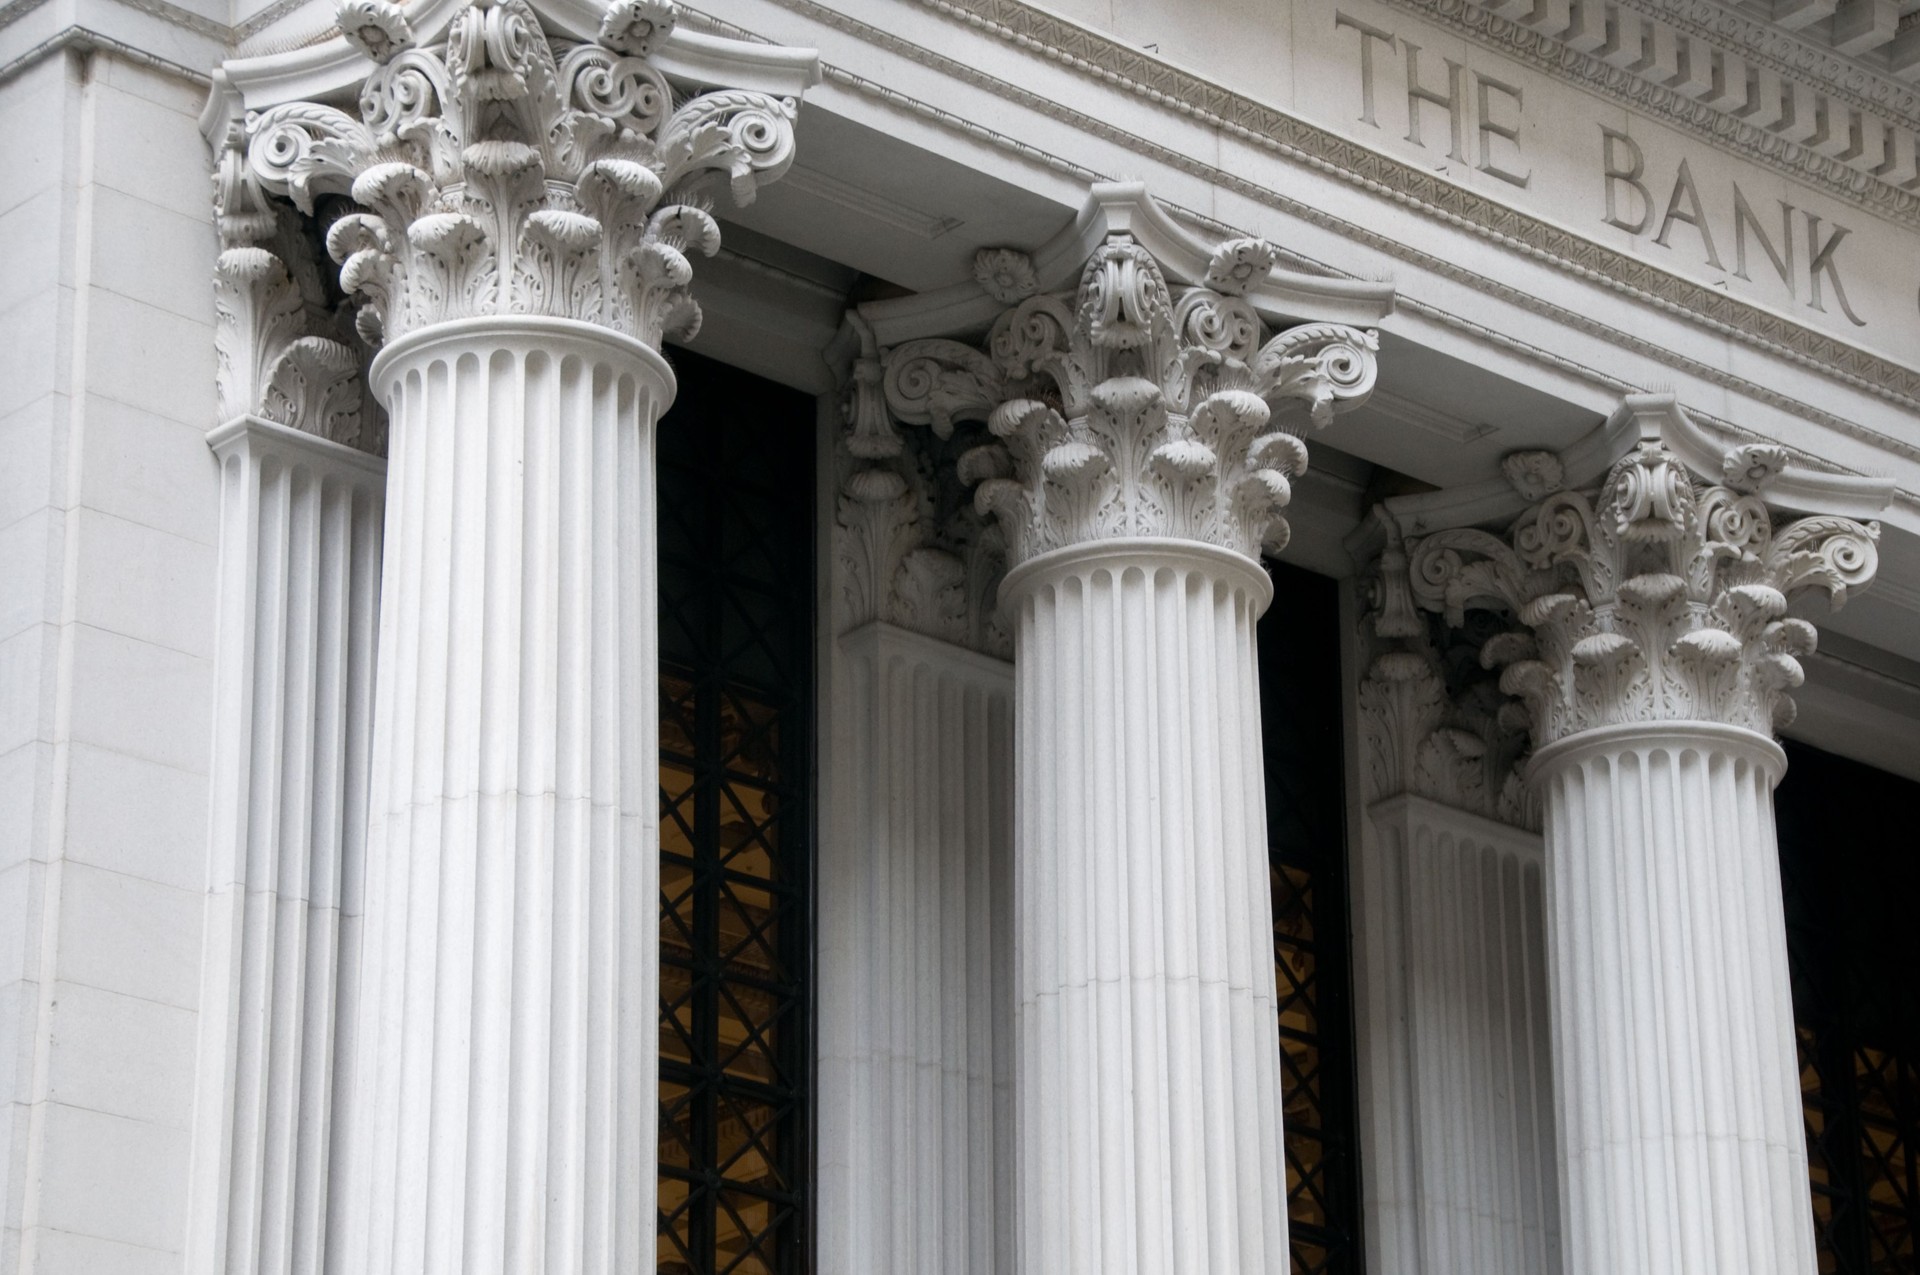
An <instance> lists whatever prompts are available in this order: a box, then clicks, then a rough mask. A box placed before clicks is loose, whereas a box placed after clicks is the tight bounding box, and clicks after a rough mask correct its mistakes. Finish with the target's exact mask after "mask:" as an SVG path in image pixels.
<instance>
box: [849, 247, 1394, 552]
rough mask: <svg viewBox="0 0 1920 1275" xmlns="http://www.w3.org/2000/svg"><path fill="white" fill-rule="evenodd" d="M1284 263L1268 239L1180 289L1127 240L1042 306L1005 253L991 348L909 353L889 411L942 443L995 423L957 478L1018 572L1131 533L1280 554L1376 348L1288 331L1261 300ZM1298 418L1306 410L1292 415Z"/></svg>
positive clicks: (1028, 278) (890, 379)
mask: <svg viewBox="0 0 1920 1275" xmlns="http://www.w3.org/2000/svg"><path fill="white" fill-rule="evenodd" d="M1273 261H1274V250H1273V248H1272V247H1271V246H1270V245H1268V244H1266V243H1264V242H1262V241H1260V240H1255V239H1242V240H1233V241H1229V242H1227V243H1225V244H1222V245H1220V246H1219V247H1218V248H1217V249H1215V250H1214V251H1213V253H1212V256H1211V258H1210V259H1209V260H1207V262H1206V264H1205V268H1204V270H1198V269H1196V270H1194V271H1193V272H1192V275H1191V277H1193V279H1194V282H1192V283H1191V284H1190V285H1188V286H1185V287H1179V288H1176V287H1173V286H1170V285H1169V283H1168V278H1167V273H1166V271H1165V270H1163V268H1162V264H1161V263H1160V262H1159V261H1158V260H1156V259H1155V256H1154V254H1153V253H1151V252H1149V251H1148V250H1147V248H1146V247H1145V246H1143V245H1142V243H1140V242H1139V241H1138V240H1137V239H1136V238H1135V236H1134V235H1133V234H1132V233H1131V232H1130V231H1128V230H1124V229H1115V230H1110V231H1109V232H1108V233H1107V235H1106V237H1105V238H1104V240H1103V241H1101V242H1099V243H1098V245H1097V246H1096V247H1095V248H1094V250H1093V252H1092V255H1091V257H1090V258H1089V259H1088V260H1087V261H1086V264H1085V268H1084V269H1083V270H1082V271H1081V273H1080V276H1079V281H1078V285H1077V287H1075V288H1074V289H1072V290H1071V291H1057V292H1039V291H1036V285H1035V283H1034V280H1035V271H1034V270H1033V268H1032V267H1031V265H1030V263H1027V262H1025V261H1024V260H1021V259H1019V254H1012V253H1008V252H1007V251H1005V250H999V251H997V252H995V253H993V254H991V259H983V261H982V263H981V270H980V274H981V278H982V286H983V287H985V288H986V289H987V291H988V294H989V295H991V296H993V297H994V298H995V299H996V300H1002V301H1009V300H1011V301H1014V302H1015V303H1014V304H1012V305H1010V306H1009V307H1008V308H1006V309H1005V310H1003V311H1002V312H1001V313H1000V314H999V316H998V318H997V319H995V320H994V321H993V323H992V327H991V329H990V331H989V333H988V337H987V341H986V344H985V347H984V348H978V347H975V346H973V345H970V344H966V343H963V342H959V341H953V340H946V339H921V340H912V341H907V342H904V343H903V344H901V345H899V346H897V347H896V348H894V349H893V350H892V351H891V352H889V353H888V354H887V355H886V357H885V359H884V362H883V368H882V385H883V388H884V394H885V402H886V405H887V408H888V410H889V411H890V412H891V414H892V415H893V416H894V417H897V418H898V419H900V420H903V421H906V422H909V423H915V424H924V425H930V426H932V428H933V430H934V431H935V433H936V434H937V435H939V436H940V437H942V438H944V437H946V436H948V435H949V434H950V433H951V431H952V430H953V427H954V424H955V422H956V421H960V420H981V421H984V422H985V423H986V426H987V429H988V431H989V433H990V434H991V438H990V439H989V440H987V441H985V442H983V443H981V444H980V445H979V446H977V447H974V448H972V449H971V450H969V451H967V452H966V453H965V454H964V455H962V456H961V457H960V460H959V466H960V474H961V477H962V478H963V479H965V480H966V481H968V482H971V483H976V484H977V485H978V486H977V491H976V496H975V501H976V505H977V507H978V508H979V510H980V511H981V512H982V513H991V514H992V515H993V516H994V517H995V518H997V520H998V521H999V524H1000V526H1001V528H1002V530H1003V532H1004V534H1005V539H1006V543H1007V549H1008V557H1009V559H1010V560H1011V562H1012V564H1014V565H1018V564H1019V563H1021V562H1024V561H1026V560H1027V559H1029V558H1032V557H1034V556H1036V555H1038V554H1041V553H1045V552H1047V551H1049V550H1052V549H1058V548H1063V547H1065V546H1068V545H1076V544H1083V543H1086V542H1089V541H1096V540H1104V539H1113V538H1119V537H1134V536H1148V537H1164V538H1168V539H1185V540H1196V541H1203V542H1206V543H1208V544H1213V545H1217V546H1220V547H1222V548H1227V549H1232V550H1235V551H1237V552H1239V553H1242V554H1245V555H1247V556H1249V557H1257V556H1258V555H1259V553H1260V551H1261V550H1262V548H1265V549H1266V550H1268V551H1269V552H1277V551H1278V550H1279V549H1280V548H1281V547H1282V546H1284V545H1285V543H1286V540H1287V535H1288V529H1287V523H1286V519H1285V518H1284V516H1283V515H1282V511H1283V510H1284V509H1285V508H1286V506H1287V503H1288V501H1289V500H1290V498H1291V495H1292V487H1291V482H1292V480H1293V479H1294V478H1297V477H1298V476H1299V475H1300V474H1302V473H1304V472H1305V470H1306V467H1307V448H1306V443H1305V441H1304V440H1303V437H1302V435H1303V434H1304V433H1306V432H1309V431H1311V430H1312V429H1315V428H1318V427H1320V426H1323V425H1325V424H1326V423H1327V422H1328V421H1330V420H1331V419H1332V418H1333V415H1334V413H1336V412H1338V411H1342V410H1344V409H1346V408H1350V407H1354V406H1357V405H1359V404H1360V403H1362V402H1364V401H1365V400H1366V398H1367V396H1368V394H1370V393H1371V392H1372V389H1373V383H1374V373H1375V360H1374V355H1375V352H1376V350H1377V349H1378V348H1379V341H1378V338H1377V337H1376V336H1375V335H1374V333H1372V332H1371V331H1364V330H1361V329H1359V328H1354V327H1349V326H1346V325H1344V324H1337V323H1308V324H1305V325H1301V326H1297V327H1292V328H1288V329H1286V330H1284V331H1280V332H1279V333H1278V334H1275V333H1273V332H1272V331H1271V330H1270V329H1269V327H1268V325H1267V321H1266V319H1265V318H1263V316H1262V314H1261V312H1260V311H1259V310H1258V309H1256V307H1255V306H1254V304H1253V303H1252V302H1251V301H1250V300H1249V297H1248V294H1249V293H1250V292H1251V291H1252V290H1253V289H1255V288H1257V287H1259V286H1260V285H1262V284H1264V283H1265V282H1266V281H1267V280H1268V277H1269V274H1270V272H1271V270H1272V266H1273ZM1023 294H1025V295H1023ZM1283 405H1295V406H1298V407H1300V408H1301V409H1302V410H1301V411H1299V412H1298V413H1297V418H1296V419H1294V420H1291V421H1287V420H1282V419H1281V418H1280V417H1279V415H1278V409H1280V408H1281V407H1282V406H1283Z"/></svg>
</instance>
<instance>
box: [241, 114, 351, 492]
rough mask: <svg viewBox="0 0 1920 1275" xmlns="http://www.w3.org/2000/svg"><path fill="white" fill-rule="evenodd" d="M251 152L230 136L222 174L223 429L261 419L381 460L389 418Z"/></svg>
mask: <svg viewBox="0 0 1920 1275" xmlns="http://www.w3.org/2000/svg"><path fill="white" fill-rule="evenodd" d="M244 147H245V142H244V136H243V135H242V133H241V130H239V129H237V128H236V129H233V130H230V132H229V134H228V137H227V139H226V144H225V145H224V146H223V147H222V149H221V152H220V155H219V157H218V163H217V166H216V169H215V173H214V210H215V214H216V220H217V223H218V226H219V231H220V255H219V257H218V258H217V259H216V260H215V262H214V268H213V282H214V316H215V323H214V349H215V351H216V353H217V354H218V357H219V366H218V373H217V378H216V379H217V386H218V392H219V403H220V420H221V422H222V423H225V422H228V421H232V420H235V419H237V418H239V417H242V416H257V417H261V418H264V419H266V420H270V421H275V422H277V423H279V424H282V425H289V426H292V427H293V428H295V429H299V430H303V431H305V432H306V433H309V434H315V435H318V436H319V437H321V438H325V439H328V440H330V441H332V442H336V443H345V444H347V445H348V446H351V447H358V448H360V449H361V450H363V451H367V452H372V453H375V454H379V453H381V452H382V451H384V450H385V443H386V439H385V433H386V430H385V418H384V414H383V413H382V412H381V411H380V409H379V407H378V406H377V405H376V404H375V403H374V402H373V401H372V400H371V399H370V398H369V396H368V394H367V390H366V382H365V379H364V377H362V375H361V371H362V355H361V352H360V350H358V349H356V348H355V346H354V345H353V344H350V343H349V342H350V341H351V338H352V332H351V328H352V325H351V322H350V321H349V320H348V318H347V316H346V315H345V314H344V313H342V311H341V310H340V309H338V308H337V307H335V306H334V305H332V304H330V301H329V298H328V294H327V289H326V286H325V283H324V281H323V280H322V278H321V276H320V270H319V266H318V263H317V262H316V261H315V260H314V253H313V250H312V249H311V247H309V245H308V242H307V237H306V233H305V231H306V228H305V226H304V224H303V221H302V219H301V217H300V216H299V214H298V213H297V212H295V210H294V209H292V208H291V207H288V206H287V205H286V204H284V203H283V202H281V201H278V200H273V199H269V198H267V196H266V194H265V192H264V191H262V190H261V189H260V186H259V184H258V183H257V182H255V181H253V180H252V179H251V177H250V175H249V173H248V170H247V162H246V153H245V148H244Z"/></svg>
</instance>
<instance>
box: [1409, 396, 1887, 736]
mask: <svg viewBox="0 0 1920 1275" xmlns="http://www.w3.org/2000/svg"><path fill="white" fill-rule="evenodd" d="M1676 411H1677V409H1676V408H1675V406H1674V405H1673V403H1672V402H1671V400H1670V399H1669V398H1663V397H1655V396H1645V397H1644V398H1638V399H1630V400H1629V401H1628V403H1627V404H1626V405H1625V406H1624V408H1623V410H1622V412H1620V413H1616V417H1615V420H1614V421H1613V422H1610V424H1611V425H1614V426H1616V427H1621V426H1623V427H1625V428H1627V429H1632V430H1634V431H1635V432H1636V433H1637V438H1636V439H1635V440H1634V442H1633V445H1632V449H1631V450H1630V451H1629V452H1628V453H1627V454H1626V455H1625V456H1624V457H1622V458H1620V459H1619V460H1618V461H1616V462H1615V463H1613V464H1612V465H1611V466H1610V467H1609V468H1608V469H1607V471H1606V473H1605V476H1604V477H1603V478H1602V479H1601V480H1600V481H1599V482H1598V484H1597V486H1595V487H1583V488H1579V489H1573V490H1556V491H1554V492H1552V493H1551V494H1549V495H1547V496H1545V498H1544V499H1541V500H1538V501H1537V502H1535V503H1533V504H1531V505H1530V506H1529V507H1528V508H1527V509H1526V510H1525V512H1523V513H1521V514H1520V516H1519V517H1518V518H1517V519H1516V520H1515V521H1513V522H1512V523H1511V524H1510V525H1509V526H1508V527H1507V529H1506V530H1505V531H1504V532H1503V533H1499V534H1496V533H1493V532H1489V531H1484V530H1480V529H1477V528H1471V527H1468V528H1452V529H1446V530H1441V531H1436V532H1434V533H1432V534H1430V535H1426V536H1423V537H1419V538H1417V539H1413V540H1410V541H1409V542H1408V543H1407V546H1406V553H1407V557H1408V577H1409V578H1408V589H1409V595H1408V596H1407V597H1405V598H1401V599H1398V600H1397V601H1395V602H1394V603H1392V604H1391V606H1392V608H1393V609H1395V610H1397V611H1406V612H1410V611H1411V610H1412V608H1413V607H1414V606H1418V607H1420V608H1424V609H1427V610H1431V611H1436V612H1439V613H1441V614H1442V615H1444V617H1445V618H1446V620H1447V621H1448V623H1450V624H1452V625H1454V626H1456V627H1458V626H1460V625H1462V624H1463V623H1464V622H1465V619H1466V614H1467V612H1469V611H1472V610H1493V611H1500V612H1504V613H1506V614H1508V615H1510V616H1512V617H1513V618H1514V619H1515V620H1517V621H1518V622H1519V626H1520V627H1519V628H1518V629H1515V630H1508V631H1502V632H1499V633H1496V634H1495V635H1493V636H1491V637H1490V638H1488V639H1487V640H1486V642H1485V643H1484V644H1483V645H1482V647H1481V649H1480V661H1481V663H1482V664H1483V666H1485V667H1486V668H1488V669H1497V670H1499V674H1500V676H1499V685H1500V688H1501V689H1502V690H1503V691H1505V692H1507V693H1508V694H1512V695H1517V696H1519V697H1520V698H1521V699H1522V700H1523V701H1524V702H1525V703H1526V705H1527V707H1528V709H1529V710H1530V712H1531V714H1532V726H1533V741H1534V745H1535V747H1537V748H1544V747H1545V746H1546V745H1548V744H1551V743H1554V742H1556V741H1558V740H1561V739H1564V738H1567V737H1568V736H1571V735H1574V734H1578V733H1580V732H1582V731H1586V730H1590V729H1593V728H1596V727H1601V726H1608V725H1615V724H1623V723H1630V722H1656V721H1705V722H1715V723H1720V724H1723V725H1729V726H1738V727H1743V728H1745V729H1748V730H1752V731H1755V732H1757V733H1760V734H1763V735H1771V734H1772V732H1773V731H1774V730H1776V729H1778V728H1779V727H1782V726H1784V725H1785V724H1786V723H1787V722H1788V721H1790V720H1791V718H1792V714H1793V702H1792V700H1791V698H1790V697H1789V695H1788V692H1789V691H1790V690H1791V689H1792V688H1793V687H1795V686H1798V685H1799V684H1800V683H1801V682H1802V681H1803V680H1804V676H1805V675H1804V672H1803V670H1802V668H1801V665H1800V663H1799V661H1800V659H1801V658H1802V657H1804V656H1806V655H1808V654H1810V653H1811V652H1812V651H1813V649H1814V645H1815V640H1816V635H1815V631H1814V628H1813V626H1812V625H1811V624H1810V623H1808V622H1807V621H1806V620H1803V619H1800V618H1797V617H1794V616H1790V615H1788V613H1787V612H1788V608H1789V606H1790V605H1791V603H1792V602H1793V600H1794V599H1795V598H1796V597H1797V596H1798V595H1800V594H1802V593H1805V592H1808V591H1811V590H1820V591H1822V592H1825V593H1826V594H1827V595H1828V597H1829V599H1830V601H1831V604H1832V605H1833V606H1835V607H1838V606H1840V605H1841V604H1842V603H1844V602H1845V600H1846V597H1847V593H1848V591H1849V590H1850V589H1858V588H1861V587H1863V586H1865V585H1866V584H1867V583H1868V582H1869V581H1871V580H1872V578H1873V574H1874V571H1875V568H1876V566H1877V563H1878V551H1877V542H1878V539H1879V534H1880V528H1879V524H1878V523H1876V522H1861V521H1857V520H1856V519H1854V518H1849V517H1839V516H1833V515H1821V514H1813V515H1810V516H1806V517H1799V518H1793V517H1789V516H1787V515H1786V514H1784V513H1783V512H1782V509H1781V507H1780V505H1779V504H1778V503H1776V502H1775V501H1773V500H1772V499H1771V492H1772V488H1773V487H1774V486H1775V485H1776V484H1778V485H1781V486H1783V487H1787V488H1789V489H1790V490H1792V489H1795V488H1796V486H1797V491H1796V497H1797V498H1796V499H1795V500H1793V502H1792V504H1793V505H1794V506H1797V507H1801V508H1804V507H1805V504H1806V503H1807V501H1806V500H1805V496H1806V494H1807V493H1808V491H1809V490H1810V489H1812V488H1814V487H1816V486H1817V485H1818V483H1817V480H1816V479H1814V478H1808V477H1801V478H1798V479H1796V478H1795V477H1794V476H1793V475H1790V474H1787V473H1786V472H1785V471H1786V463H1787V457H1786V453H1785V451H1784V450H1783V449H1781V448H1779V447H1776V446H1772V445H1765V444H1755V445H1746V446H1741V447H1736V448H1734V449H1732V450H1731V451H1727V452H1725V453H1724V454H1723V455H1721V456H1720V457H1719V458H1718V459H1719V463H1718V464H1717V465H1715V466H1713V467H1712V468H1711V469H1709V468H1708V467H1707V466H1706V465H1704V464H1701V463H1700V461H1701V458H1700V457H1699V456H1698V455H1697V453H1695V452H1694V451H1693V450H1692V449H1689V448H1687V447H1686V446H1685V445H1684V442H1681V443H1680V445H1678V446H1676V441H1678V440H1679V439H1683V438H1684V436H1685V431H1678V432H1677V436H1676V439H1674V440H1670V439H1669V437H1668V433H1669V425H1668V423H1669V422H1670V421H1671V418H1672V417H1673V415H1674V414H1675V412H1676ZM1614 432H1616V433H1618V432H1619V429H1616V430H1615V431H1614ZM1690 462H1691V463H1690ZM1515 469H1516V470H1517V471H1518V472H1517V473H1516V474H1513V475H1510V476H1509V478H1510V481H1513V482H1514V483H1515V485H1516V487H1519V486H1520V485H1521V484H1522V483H1524V484H1528V485H1529V488H1531V486H1532V485H1535V484H1539V483H1542V482H1552V481H1553V478H1554V475H1553V473H1552V471H1551V469H1550V468H1547V467H1544V466H1536V465H1526V464H1522V465H1518V466H1516V467H1515ZM1841 494H1844V495H1847V496H1851V497H1853V499H1854V500H1855V501H1856V502H1857V501H1858V500H1859V498H1860V497H1859V494H1858V493H1855V492H1851V491H1848V492H1845V493H1841Z"/></svg>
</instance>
